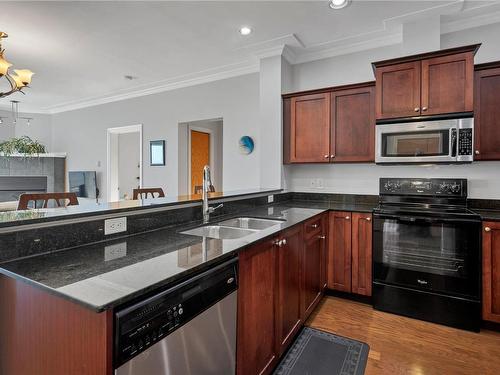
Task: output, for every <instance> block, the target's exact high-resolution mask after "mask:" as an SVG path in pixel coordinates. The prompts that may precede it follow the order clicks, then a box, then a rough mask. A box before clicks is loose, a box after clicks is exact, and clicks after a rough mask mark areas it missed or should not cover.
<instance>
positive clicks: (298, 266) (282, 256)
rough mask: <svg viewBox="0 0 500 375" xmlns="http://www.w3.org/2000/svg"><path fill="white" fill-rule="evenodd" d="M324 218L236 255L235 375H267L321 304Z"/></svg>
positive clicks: (311, 220) (321, 217) (312, 219)
mask: <svg viewBox="0 0 500 375" xmlns="http://www.w3.org/2000/svg"><path fill="white" fill-rule="evenodd" d="M326 220H327V215H322V216H316V217H313V218H311V219H310V220H308V221H306V222H305V223H304V224H298V225H296V226H294V227H291V228H289V229H287V230H285V231H284V232H282V233H280V234H278V235H277V236H275V237H273V238H272V239H269V240H265V241H263V242H261V243H259V244H256V245H254V246H251V247H250V248H248V249H246V250H244V251H242V252H240V255H239V286H238V336H237V360H236V368H237V374H238V375H256V374H269V373H270V372H271V371H272V370H273V368H274V367H275V366H276V364H277V362H278V360H279V357H280V356H281V355H282V354H283V353H285V352H286V350H287V349H288V347H289V346H290V344H291V343H292V341H293V339H294V338H295V336H296V334H297V333H298V332H299V330H300V328H301V327H302V325H303V323H304V322H305V320H306V319H307V318H308V317H309V315H310V314H311V312H312V310H313V309H314V307H315V306H316V305H317V303H318V302H319V301H320V299H321V296H322V294H323V290H324V286H325V281H324V277H325V271H324V270H323V267H324V265H325V263H324V256H325V245H324V243H325V240H326V237H325V234H324V233H325V231H324V230H325V228H326Z"/></svg>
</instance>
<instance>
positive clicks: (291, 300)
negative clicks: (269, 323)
mask: <svg viewBox="0 0 500 375" xmlns="http://www.w3.org/2000/svg"><path fill="white" fill-rule="evenodd" d="M303 244H304V239H303V235H302V226H300V225H298V226H295V227H293V228H292V229H289V230H287V231H286V232H284V233H283V235H282V236H280V239H279V240H278V304H277V306H276V307H277V313H278V316H277V319H276V321H277V328H278V346H279V353H280V354H282V353H284V351H285V350H286V348H287V347H288V345H289V344H291V342H292V340H293V339H294V336H295V334H296V333H297V332H298V330H299V329H300V327H301V323H302V320H301V318H302V316H301V298H300V289H301V287H300V282H301V278H300V276H301V257H302V248H303Z"/></svg>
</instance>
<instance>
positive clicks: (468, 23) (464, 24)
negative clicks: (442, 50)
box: [441, 11, 500, 34]
mask: <svg viewBox="0 0 500 375" xmlns="http://www.w3.org/2000/svg"><path fill="white" fill-rule="evenodd" d="M499 22H500V11H496V12H492V13H487V14H478V15H475V16H470V17H465V18H460V19H457V20H453V21H449V22H445V23H442V24H441V34H449V33H454V32H457V31H461V30H467V29H472V28H474V27H480V26H486V25H491V24H494V23H499Z"/></svg>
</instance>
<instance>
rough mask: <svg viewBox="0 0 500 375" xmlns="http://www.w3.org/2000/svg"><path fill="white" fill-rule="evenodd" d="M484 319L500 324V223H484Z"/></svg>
mask: <svg viewBox="0 0 500 375" xmlns="http://www.w3.org/2000/svg"><path fill="white" fill-rule="evenodd" d="M483 319H484V320H488V321H491V322H497V323H500V222H484V223H483Z"/></svg>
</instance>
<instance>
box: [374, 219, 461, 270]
mask: <svg viewBox="0 0 500 375" xmlns="http://www.w3.org/2000/svg"><path fill="white" fill-rule="evenodd" d="M464 229H465V228H463V227H460V226H456V225H450V224H447V223H436V224H416V223H409V224H406V223H403V222H400V221H397V220H385V221H384V223H383V259H382V262H383V263H384V264H385V265H386V266H388V267H390V268H397V269H404V270H408V271H418V272H425V273H428V274H429V273H430V274H436V275H441V276H452V277H459V278H465V277H467V271H468V265H467V259H466V257H467V254H468V253H469V251H468V247H469V241H468V238H467V230H464Z"/></svg>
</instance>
